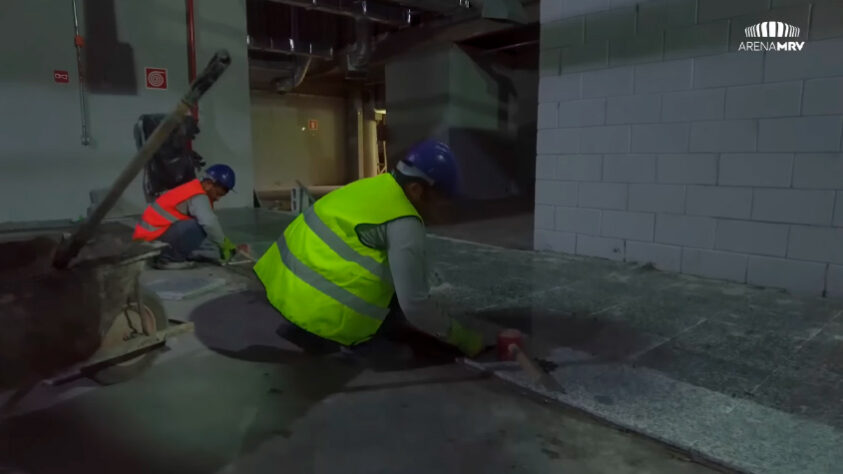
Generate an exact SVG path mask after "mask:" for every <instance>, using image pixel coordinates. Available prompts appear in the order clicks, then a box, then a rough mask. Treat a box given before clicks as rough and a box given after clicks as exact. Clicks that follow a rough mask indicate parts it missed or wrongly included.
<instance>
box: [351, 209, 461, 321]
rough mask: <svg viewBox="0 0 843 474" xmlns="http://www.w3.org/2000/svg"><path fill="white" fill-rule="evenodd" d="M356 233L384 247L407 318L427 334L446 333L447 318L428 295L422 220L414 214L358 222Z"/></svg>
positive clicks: (369, 242) (369, 241) (396, 290)
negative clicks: (370, 222)
mask: <svg viewBox="0 0 843 474" xmlns="http://www.w3.org/2000/svg"><path fill="white" fill-rule="evenodd" d="M358 235H359V236H360V241H361V242H363V243H364V244H365V245H367V246H369V247H373V248H377V249H386V251H387V256H388V258H389V268H390V272H391V274H392V280H393V284H394V286H395V295H396V296H397V298H398V304H399V305H400V306H401V310H402V311H403V312H404V315H405V316H406V317H407V320H408V321H409V322H410V323H412V324H413V325H414V326H416V327H417V328H419V329H421V330H422V331H425V332H427V333H428V334H431V335H435V336H439V337H442V338H444V337H446V335H447V333H448V329H449V327H450V324H451V319H450V317H449V316H448V314H447V313H446V312H445V311H443V310H442V308H440V307H439V305H437V304H436V302H435V300H434V299H433V298H431V296H430V287H429V285H428V281H427V268H426V263H425V250H424V247H425V230H424V224H422V222H421V221H420V220H418V219H417V218H415V217H404V218H401V219H396V220H394V221H391V222H389V223H387V224H381V225H370V226H361V228H360V230H359V232H358Z"/></svg>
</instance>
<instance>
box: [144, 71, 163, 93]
mask: <svg viewBox="0 0 843 474" xmlns="http://www.w3.org/2000/svg"><path fill="white" fill-rule="evenodd" d="M145 71H146V74H145V76H146V88H147V89H158V90H167V70H166V69H164V68H160V67H148V68H145Z"/></svg>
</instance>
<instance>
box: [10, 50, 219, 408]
mask: <svg viewBox="0 0 843 474" xmlns="http://www.w3.org/2000/svg"><path fill="white" fill-rule="evenodd" d="M230 62H231V60H230V57H229V55H228V53H227V52H226V51H224V50H223V51H218V52H217V53H216V54H215V55H214V57H213V58H212V59H211V61H210V62H209V63H208V65H207V66H206V68H205V70H204V71H202V73H201V74H200V75H199V76H198V77H197V79H196V80H195V81H194V82H193V83H192V84H191V86H190V90H189V91H188V92H187V93H186V94H185V95H184V96H183V97H182V98H181V100H180V101H179V103H178V105H177V106H176V108H175V109H174V110H173V111H172V112H171V113H170V114H169V115H168V116H167V118H165V119H164V120H163V121H162V122H161V123H160V124H159V125H158V127H157V128H156V130H155V131H154V132H153V133H152V135H151V136H150V137H149V139H148V140H147V142H146V143H145V144H144V145H143V147H142V148H141V149H140V150H139V151H138V153H137V154H136V155H135V157H134V158H132V160H130V162H129V163H128V164H127V166H126V168H125V169H124V170H123V172H122V173H121V174H120V175H119V176H118V177H117V179H116V180H115V181H114V183H113V184H112V186H111V188H110V189H109V191H108V193H107V194H106V196H105V197H104V198H103V200H102V201H101V202H100V203H99V204H98V206H97V207H96V208H95V209H94V210H93V212H91V214H90V216H88V218H87V219H86V220H85V221H83V222H82V223H81V224H80V225H79V226H78V227H77V228H76V229H74V230H73V232H72V233H69V234H68V233H56V232H53V233H52V234H47V235H40V236H37V237H35V238H30V239H28V240H23V241H20V240H18V241H11V242H10V241H7V242H5V243H0V328H2V330H0V388H11V387H18V388H19V391H18V394H19V396H23V395H24V394H25V393H26V392H28V390H29V389H30V388H31V387H32V386H34V384H36V383H38V382H39V381H41V380H44V379H49V380H51V381H52V382H54V383H58V382H60V381H62V380H66V379H68V378H73V377H75V376H78V375H79V374H83V375H90V376H91V377H92V378H94V379H95V380H97V381H99V382H101V383H115V382H119V381H122V380H125V379H127V378H130V377H132V376H134V375H136V374H137V373H139V372H140V371H142V370H143V369H145V368H146V367H147V366H148V365H149V364H150V363H151V361H152V359H153V358H154V357H155V355H156V354H155V352H156V351H150V349H154V348H156V347H158V346H160V345H162V344H163V341H164V340H165V339H166V338H167V337H169V336H171V335H173V334H175V333H178V332H184V331H185V330H189V329H190V328H192V325H190V324H182V325H180V326H175V327H171V326H170V325H169V322H168V320H167V318H166V314H165V313H164V311H163V307H162V305H161V304H160V301H159V300H158V298H157V297H156V296H155V295H154V294H152V293H147V292H145V291H144V290H143V289H142V288H141V286H140V285H139V284H138V276H139V274H140V272H141V271H142V270H143V269H144V268H145V266H146V262H147V260H149V259H151V258H153V257H155V256H157V255H158V252H159V247H158V246H156V245H155V244H151V243H144V242H132V240H131V231H132V229H131V228H128V227H126V226H123V225H120V224H107V225H102V226H101V225H100V224H101V222H102V220H103V218H104V217H105V215H106V214H107V213H108V212H109V211H110V210H111V208H112V207H113V206H114V204H115V203H116V202H117V200H118V199H119V197H120V196H121V195H122V194H123V192H124V191H125V189H126V187H127V186H128V185H129V183H131V182H132V180H133V179H134V178H135V177H136V176H137V174H138V173H139V172H140V170H141V169H143V167H144V165H145V164H146V162H147V161H149V159H150V158H151V157H152V156H153V155H154V154H155V152H156V151H157V150H158V148H159V147H160V146H161V144H162V143H163V142H164V141H165V140H166V139H167V137H169V135H170V134H171V133H172V132H173V130H175V128H176V127H178V125H179V124H180V123H181V121H182V120H183V119H184V117H185V116H186V115H187V114H188V113H189V111H190V109H191V108H192V107H194V106H195V105H196V104H197V102H198V101H199V99H200V98H201V97H202V95H203V94H204V93H205V92H207V91H208V89H210V87H211V86H212V85H213V84H214V83H215V82H216V80H217V79H218V78H219V77H220V76H221V75H222V73H223V72H224V71H225V70H226V69H227V67H228V65H229V64H230ZM30 237H31V236H30ZM57 376H58V377H57ZM15 401H16V396H13V397H12V399H11V402H12V404H13V403H14V402H15ZM9 404H10V402H9V401H7V403H6V407H8V406H9Z"/></svg>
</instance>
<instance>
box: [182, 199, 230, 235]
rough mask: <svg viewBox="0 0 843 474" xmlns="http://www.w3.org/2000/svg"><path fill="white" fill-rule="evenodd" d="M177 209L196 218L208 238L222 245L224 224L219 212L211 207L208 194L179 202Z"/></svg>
mask: <svg viewBox="0 0 843 474" xmlns="http://www.w3.org/2000/svg"><path fill="white" fill-rule="evenodd" d="M176 209H178V211H179V212H181V213H182V214H185V215H188V216H191V217H193V218H194V219H196V221H197V222H199V225H200V226H202V229H204V230H205V234H207V235H208V240H210V241H211V242H213V243H214V244H216V245H217V246H218V247H222V243H223V241H224V240H225V234H224V233H223V231H222V225H221V224H220V220H219V219H218V218H217V214H216V213H215V212H214V208H212V207H211V200H210V199H208V196H207V195H205V194H197V195H196V196H193V197H192V198H190V199H188V200H187V201H184V202H182V203H179V204H178V205H177V206H176Z"/></svg>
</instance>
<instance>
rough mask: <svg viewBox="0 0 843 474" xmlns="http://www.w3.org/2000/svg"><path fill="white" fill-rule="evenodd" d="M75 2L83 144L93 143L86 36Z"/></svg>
mask: <svg viewBox="0 0 843 474" xmlns="http://www.w3.org/2000/svg"><path fill="white" fill-rule="evenodd" d="M71 3H72V4H73V32H74V36H73V44H74V45H75V47H76V75H77V76H78V78H79V111H80V112H79V113H80V115H81V118H82V137H81V141H82V146H88V145H90V144H91V133H90V132H89V131H88V99H87V97H86V96H85V64H84V62H83V60H82V59H83V58H82V48H84V47H85V38H84V37H82V35H81V34H80V33H79V12H78V8H77V7H76V0H71Z"/></svg>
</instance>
